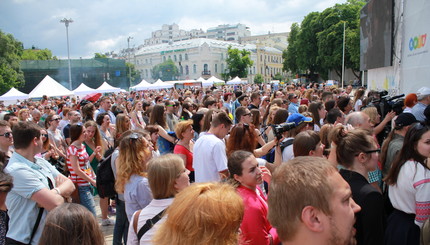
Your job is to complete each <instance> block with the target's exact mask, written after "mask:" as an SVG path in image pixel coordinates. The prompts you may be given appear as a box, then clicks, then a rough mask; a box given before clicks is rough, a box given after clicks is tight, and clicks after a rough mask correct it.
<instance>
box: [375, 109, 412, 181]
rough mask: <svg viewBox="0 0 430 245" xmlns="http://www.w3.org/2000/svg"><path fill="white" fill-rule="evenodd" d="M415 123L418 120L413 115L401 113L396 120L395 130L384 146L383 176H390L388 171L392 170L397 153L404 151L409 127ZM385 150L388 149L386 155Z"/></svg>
mask: <svg viewBox="0 0 430 245" xmlns="http://www.w3.org/2000/svg"><path fill="white" fill-rule="evenodd" d="M415 122H417V119H416V118H415V116H414V115H413V114H412V113H401V114H400V115H398V116H397V118H396V119H395V120H394V123H395V126H394V129H393V130H392V131H391V133H390V135H389V136H388V137H387V140H385V141H384V144H383V145H382V153H381V154H382V158H381V160H382V161H383V162H384V167H383V169H382V174H383V175H384V176H386V175H387V174H388V171H389V170H390V168H391V163H392V162H393V160H394V158H395V157H396V155H397V153H398V152H400V150H401V149H402V146H403V140H404V139H405V135H406V132H408V129H409V127H410V126H411V125H412V124H414V123H415ZM387 144H388V147H387ZM384 149H387V150H386V154H384ZM384 160H385V161H384Z"/></svg>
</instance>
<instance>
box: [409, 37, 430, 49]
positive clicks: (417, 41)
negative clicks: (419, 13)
mask: <svg viewBox="0 0 430 245" xmlns="http://www.w3.org/2000/svg"><path fill="white" fill-rule="evenodd" d="M426 40H427V33H426V34H423V35H419V36H416V37H411V39H409V50H410V51H413V50H415V49H419V48H422V47H424V46H425V45H426Z"/></svg>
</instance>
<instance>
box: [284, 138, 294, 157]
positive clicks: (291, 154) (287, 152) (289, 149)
mask: <svg viewBox="0 0 430 245" xmlns="http://www.w3.org/2000/svg"><path fill="white" fill-rule="evenodd" d="M289 139H293V138H291V137H290V138H286V139H284V140H283V142H285V141H287V140H289ZM293 158H294V152H293V144H291V145H289V146H287V147H285V148H284V150H283V151H282V162H287V161H289V160H291V159H293Z"/></svg>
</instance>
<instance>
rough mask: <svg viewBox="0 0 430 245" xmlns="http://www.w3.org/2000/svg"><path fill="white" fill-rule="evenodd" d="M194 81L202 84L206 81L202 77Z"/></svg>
mask: <svg viewBox="0 0 430 245" xmlns="http://www.w3.org/2000/svg"><path fill="white" fill-rule="evenodd" d="M196 81H199V82H204V81H206V79H204V78H203V77H199V78H197V79H196Z"/></svg>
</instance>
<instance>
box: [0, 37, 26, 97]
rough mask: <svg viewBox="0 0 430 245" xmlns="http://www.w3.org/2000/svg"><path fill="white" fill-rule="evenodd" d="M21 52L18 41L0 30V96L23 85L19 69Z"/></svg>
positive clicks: (21, 73)
mask: <svg viewBox="0 0 430 245" xmlns="http://www.w3.org/2000/svg"><path fill="white" fill-rule="evenodd" d="M22 51H23V48H22V43H21V42H20V41H18V40H16V39H15V38H14V37H13V36H12V35H11V34H6V33H3V32H2V31H1V30H0V94H4V93H5V92H7V91H8V90H9V89H10V88H12V87H15V88H17V87H21V86H23V85H24V83H25V81H24V73H23V72H22V71H21V69H20V61H21V55H22Z"/></svg>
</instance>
